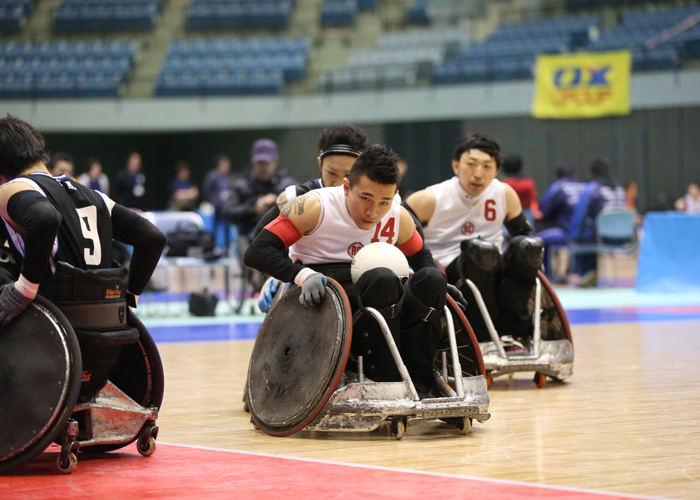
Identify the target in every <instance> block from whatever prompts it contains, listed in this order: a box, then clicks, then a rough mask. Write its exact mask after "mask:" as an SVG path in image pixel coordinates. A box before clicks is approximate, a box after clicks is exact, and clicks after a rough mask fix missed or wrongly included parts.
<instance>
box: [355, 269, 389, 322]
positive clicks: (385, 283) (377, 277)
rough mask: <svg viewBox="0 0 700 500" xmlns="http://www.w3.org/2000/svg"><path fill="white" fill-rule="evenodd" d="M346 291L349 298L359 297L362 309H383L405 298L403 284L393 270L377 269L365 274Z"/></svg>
mask: <svg viewBox="0 0 700 500" xmlns="http://www.w3.org/2000/svg"><path fill="white" fill-rule="evenodd" d="M346 291H347V292H348V296H350V297H352V296H353V295H354V296H356V297H357V301H358V305H359V306H360V307H362V306H370V307H374V308H377V309H382V308H385V307H387V306H391V305H393V304H396V303H397V302H398V301H399V300H400V299H401V298H402V297H403V284H402V283H401V280H400V279H399V277H398V276H396V274H395V273H394V272H393V271H392V270H391V269H388V268H386V267H377V268H375V269H370V270H369V271H366V272H365V273H363V274H362V276H360V278H359V279H358V280H357V282H356V283H354V284H353V285H351V286H349V287H348V288H347V289H346ZM397 312H398V311H397Z"/></svg>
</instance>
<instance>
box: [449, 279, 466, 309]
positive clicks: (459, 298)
mask: <svg viewBox="0 0 700 500" xmlns="http://www.w3.org/2000/svg"><path fill="white" fill-rule="evenodd" d="M447 293H448V294H449V296H450V297H452V300H454V301H455V302H456V303H457V306H459V308H460V309H461V310H462V312H463V313H465V312H467V299H465V298H464V295H462V292H461V291H460V289H459V288H457V287H456V286H454V285H450V284H449V283H448V284H447Z"/></svg>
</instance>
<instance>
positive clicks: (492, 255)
mask: <svg viewBox="0 0 700 500" xmlns="http://www.w3.org/2000/svg"><path fill="white" fill-rule="evenodd" d="M460 248H461V249H462V253H460V254H459V257H457V258H456V259H455V260H454V262H452V263H451V264H450V265H449V266H447V270H446V272H447V281H448V282H449V283H453V284H457V286H458V288H460V289H463V288H464V282H465V281H466V280H467V279H468V280H470V281H472V282H473V283H474V284H475V285H476V286H477V287H479V289H481V288H482V287H483V286H485V285H486V284H487V283H488V282H489V281H490V280H492V278H493V277H494V276H495V275H497V274H498V273H499V271H500V270H501V269H502V268H503V257H502V256H501V254H500V252H499V251H498V247H497V246H496V245H494V244H493V243H490V242H488V241H484V240H480V239H472V240H464V241H462V243H461V244H460Z"/></svg>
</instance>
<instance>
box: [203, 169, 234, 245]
mask: <svg viewBox="0 0 700 500" xmlns="http://www.w3.org/2000/svg"><path fill="white" fill-rule="evenodd" d="M213 163H214V168H212V169H211V170H210V171H209V172H207V175H206V176H205V177H204V182H202V198H203V199H204V200H205V201H207V202H209V203H211V205H212V206H213V207H214V234H219V231H220V229H221V228H222V226H223V225H224V224H225V222H224V219H223V217H222V211H223V208H224V205H225V204H226V202H227V201H228V199H229V198H230V197H231V189H232V186H233V179H232V177H231V159H230V158H229V157H228V156H226V155H217V156H215V157H214V162H213ZM226 243H228V240H227V241H226Z"/></svg>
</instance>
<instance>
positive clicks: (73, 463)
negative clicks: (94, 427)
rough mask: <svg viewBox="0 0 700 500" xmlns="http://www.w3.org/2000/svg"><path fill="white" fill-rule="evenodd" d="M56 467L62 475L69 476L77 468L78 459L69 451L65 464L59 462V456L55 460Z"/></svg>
mask: <svg viewBox="0 0 700 500" xmlns="http://www.w3.org/2000/svg"><path fill="white" fill-rule="evenodd" d="M56 466H57V467H58V470H60V471H61V472H62V473H64V474H70V473H71V472H73V471H74V470H75V468H76V467H77V466H78V457H77V456H76V454H75V453H73V452H72V451H71V452H70V453H69V454H68V456H67V458H66V460H65V462H63V461H61V457H60V456H59V457H58V458H57V459H56Z"/></svg>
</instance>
